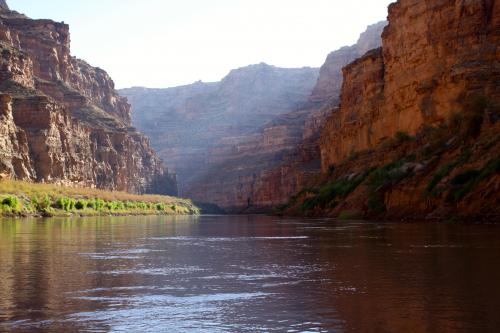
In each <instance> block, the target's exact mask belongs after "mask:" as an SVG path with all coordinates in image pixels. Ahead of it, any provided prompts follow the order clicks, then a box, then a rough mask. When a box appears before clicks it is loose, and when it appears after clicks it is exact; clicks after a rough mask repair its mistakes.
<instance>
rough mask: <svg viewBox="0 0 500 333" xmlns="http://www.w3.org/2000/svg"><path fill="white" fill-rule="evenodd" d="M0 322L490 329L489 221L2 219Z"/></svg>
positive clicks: (495, 231) (496, 322)
mask: <svg viewBox="0 0 500 333" xmlns="http://www.w3.org/2000/svg"><path fill="white" fill-rule="evenodd" d="M0 332H28V333H29V332H210V333H212V332H215V333H217V332H500V226H498V225H463V224H437V223H410V224H407V223H399V224H398V223H375V222H337V221H333V220H304V219H278V218H274V217H265V216H202V217H109V218H82V219H46V220H35V219H33V220H18V221H11V220H1V221H0Z"/></svg>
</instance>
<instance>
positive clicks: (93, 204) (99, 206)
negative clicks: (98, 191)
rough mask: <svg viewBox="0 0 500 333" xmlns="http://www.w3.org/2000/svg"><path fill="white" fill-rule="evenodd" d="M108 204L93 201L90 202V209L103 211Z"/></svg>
mask: <svg viewBox="0 0 500 333" xmlns="http://www.w3.org/2000/svg"><path fill="white" fill-rule="evenodd" d="M105 205H106V202H105V201H104V200H102V199H92V200H89V202H88V207H89V208H91V209H94V210H97V211H101V210H103V209H104V206H105Z"/></svg>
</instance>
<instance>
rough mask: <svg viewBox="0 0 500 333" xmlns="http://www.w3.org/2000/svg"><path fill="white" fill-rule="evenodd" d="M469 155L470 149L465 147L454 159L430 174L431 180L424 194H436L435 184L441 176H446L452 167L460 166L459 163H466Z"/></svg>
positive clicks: (439, 180)
mask: <svg viewBox="0 0 500 333" xmlns="http://www.w3.org/2000/svg"><path fill="white" fill-rule="evenodd" d="M470 157H471V151H470V150H469V149H466V150H465V151H464V152H463V153H462V154H460V156H458V157H457V158H456V159H454V160H453V161H450V162H448V163H446V164H445V165H443V166H442V167H441V168H439V169H438V171H437V172H436V173H435V174H434V175H433V176H432V179H431V181H430V182H429V184H428V185H427V188H426V191H425V192H426V195H429V194H432V195H436V194H438V192H439V191H436V186H437V185H438V184H439V183H440V182H441V180H443V178H445V177H447V176H448V175H449V174H450V173H451V172H452V171H453V169H455V168H456V167H457V166H460V165H462V164H464V163H466V162H467V161H468V160H469V159H470Z"/></svg>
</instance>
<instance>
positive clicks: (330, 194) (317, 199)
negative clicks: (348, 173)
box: [301, 170, 371, 211]
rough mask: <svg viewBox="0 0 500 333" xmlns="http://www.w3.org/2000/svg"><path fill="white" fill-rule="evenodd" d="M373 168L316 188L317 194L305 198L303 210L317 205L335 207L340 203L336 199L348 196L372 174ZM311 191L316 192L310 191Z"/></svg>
mask: <svg viewBox="0 0 500 333" xmlns="http://www.w3.org/2000/svg"><path fill="white" fill-rule="evenodd" d="M370 172H371V170H369V171H365V172H364V173H363V174H361V175H357V176H355V177H351V178H342V179H338V180H335V181H333V182H329V183H327V184H326V185H324V186H322V187H321V188H320V189H319V190H316V195H315V196H314V197H310V198H307V199H305V200H304V202H303V203H302V205H301V210H302V211H308V210H312V209H314V208H316V207H321V208H333V207H335V206H336V205H337V204H338V203H337V202H336V201H335V199H336V198H338V197H346V196H347V195H349V194H350V193H351V192H352V191H354V190H355V189H356V188H357V187H358V186H359V185H360V184H361V183H362V182H363V181H364V180H365V179H366V177H367V176H368V175H369V174H370ZM309 192H310V193H314V192H311V191H309Z"/></svg>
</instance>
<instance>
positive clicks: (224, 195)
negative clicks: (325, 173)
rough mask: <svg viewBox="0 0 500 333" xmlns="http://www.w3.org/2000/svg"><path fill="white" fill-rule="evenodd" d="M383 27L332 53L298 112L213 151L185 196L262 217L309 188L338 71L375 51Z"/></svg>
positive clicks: (377, 26)
mask: <svg viewBox="0 0 500 333" xmlns="http://www.w3.org/2000/svg"><path fill="white" fill-rule="evenodd" d="M385 25H386V22H385V21H384V22H379V23H377V24H374V25H371V26H369V27H368V28H367V30H366V31H365V32H364V33H363V34H361V36H360V38H359V40H358V42H357V43H356V44H355V45H353V46H349V47H343V48H341V49H340V50H337V51H334V52H332V53H330V54H329V55H328V57H327V59H326V62H325V64H324V65H323V66H322V67H321V70H320V75H319V78H318V80H317V82H316V85H315V86H314V88H313V89H312V90H311V91H312V92H311V93H310V95H309V97H308V102H307V103H305V104H304V105H303V107H302V108H297V109H294V110H290V112H288V113H287V114H285V115H281V116H278V117H276V118H275V119H273V120H272V121H270V122H268V123H267V124H265V125H264V126H263V127H262V128H261V129H260V130H259V131H256V132H255V133H253V134H252V137H251V138H249V139H245V138H244V137H243V138H241V137H240V138H239V139H238V140H229V141H228V142H225V145H221V144H219V145H218V146H217V149H218V150H217V151H214V150H212V151H211V155H212V156H213V155H216V156H218V158H217V163H215V164H212V165H211V168H209V169H208V170H206V171H204V172H203V173H200V174H199V176H198V177H197V178H196V179H193V181H192V182H191V183H190V184H189V185H188V186H187V188H186V193H188V194H189V196H190V197H193V198H195V199H197V200H200V201H210V202H214V203H216V204H218V205H219V206H221V207H223V208H224V209H226V210H227V211H230V212H239V213H241V212H245V213H251V212H265V211H270V210H271V209H273V208H274V207H276V206H279V205H282V204H284V203H286V202H287V201H288V199H289V198H290V197H291V196H293V195H295V194H296V193H297V192H299V191H300V190H302V189H303V188H304V187H306V186H308V184H310V183H312V181H313V180H314V179H315V178H316V176H317V174H318V173H319V172H320V170H321V169H320V166H321V164H320V149H319V143H318V139H319V134H320V132H321V130H322V128H323V126H324V124H325V122H326V120H327V119H328V117H329V116H330V115H331V113H332V109H334V108H335V107H336V106H337V105H338V103H339V95H340V87H341V85H342V67H343V66H345V65H346V64H348V63H349V62H351V61H352V60H354V59H356V58H357V57H359V56H361V55H363V54H364V53H365V52H366V51H367V50H369V49H370V48H372V47H379V46H380V43H381V37H380V36H381V34H382V30H383V28H384V27H385ZM221 148H223V149H221Z"/></svg>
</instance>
